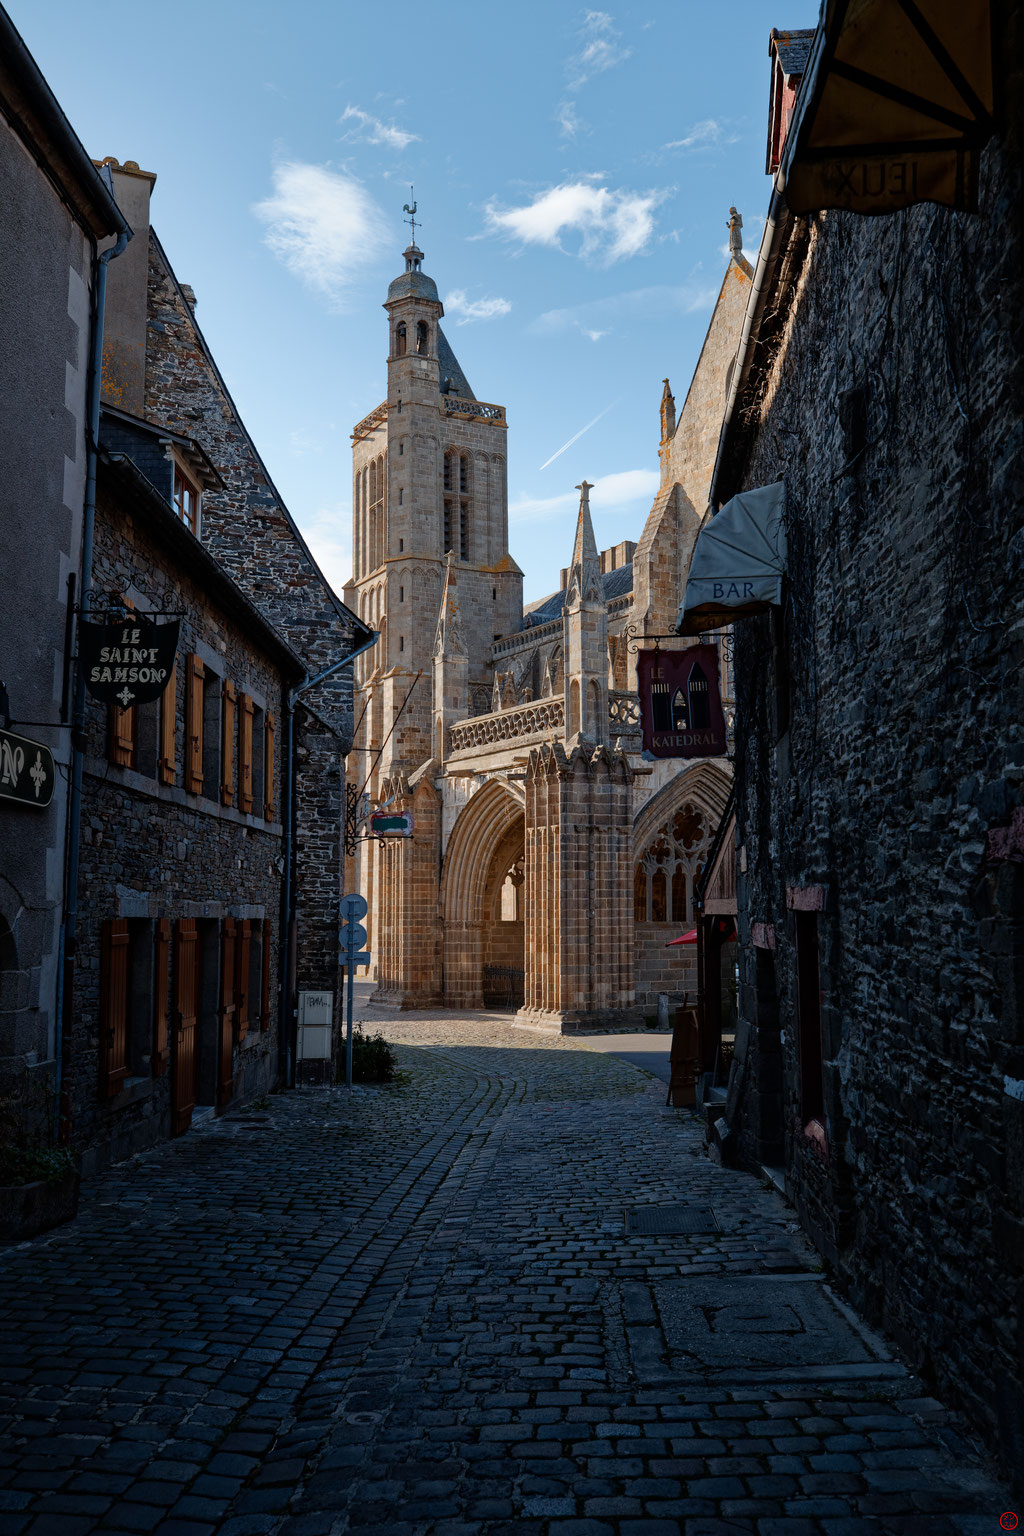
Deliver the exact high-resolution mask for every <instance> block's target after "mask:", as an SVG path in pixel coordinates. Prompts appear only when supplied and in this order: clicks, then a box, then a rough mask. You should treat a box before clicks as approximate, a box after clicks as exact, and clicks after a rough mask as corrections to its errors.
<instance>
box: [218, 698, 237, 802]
mask: <svg viewBox="0 0 1024 1536" xmlns="http://www.w3.org/2000/svg"><path fill="white" fill-rule="evenodd" d="M220 803H221V805H234V803H235V685H234V683H231V682H228V680H227V679H226V678H225V680H224V693H223V699H222V703H221V733H220Z"/></svg>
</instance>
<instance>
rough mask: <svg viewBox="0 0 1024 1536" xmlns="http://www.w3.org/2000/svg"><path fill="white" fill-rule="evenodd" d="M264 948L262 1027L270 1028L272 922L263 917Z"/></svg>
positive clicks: (261, 958)
mask: <svg viewBox="0 0 1024 1536" xmlns="http://www.w3.org/2000/svg"><path fill="white" fill-rule="evenodd" d="M262 939H263V949H262V951H261V954H260V1029H261V1030H267V1029H269V1028H270V924H269V923H268V921H267V919H266V918H264V919H263V932H262Z"/></svg>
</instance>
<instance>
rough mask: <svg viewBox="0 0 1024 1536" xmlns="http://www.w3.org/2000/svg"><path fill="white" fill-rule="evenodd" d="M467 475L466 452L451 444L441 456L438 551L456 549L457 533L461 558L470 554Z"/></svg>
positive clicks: (466, 558) (446, 551) (447, 551)
mask: <svg viewBox="0 0 1024 1536" xmlns="http://www.w3.org/2000/svg"><path fill="white" fill-rule="evenodd" d="M470 476H471V471H470V461H469V454H468V453H459V452H458V450H457V449H454V448H450V449H449V450H448V452H447V453H446V454H445V456H444V492H445V496H444V548H443V549H442V551H441V553H442V555H446V554H448V553H449V552H451V553H453V554H454V553H455V542H454V541H455V538H456V535H457V536H458V541H459V543H458V555H459V559H460V560H468V559H469V558H470V511H471V495H470ZM495 596H497V588H495Z"/></svg>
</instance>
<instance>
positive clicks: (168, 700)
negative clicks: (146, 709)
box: [159, 660, 178, 784]
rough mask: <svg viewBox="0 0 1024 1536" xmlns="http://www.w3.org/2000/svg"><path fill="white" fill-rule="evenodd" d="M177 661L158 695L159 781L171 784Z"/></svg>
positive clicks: (174, 769) (174, 772)
mask: <svg viewBox="0 0 1024 1536" xmlns="http://www.w3.org/2000/svg"><path fill="white" fill-rule="evenodd" d="M177 727H178V663H177V660H175V662H174V665H173V666H172V667H171V675H170V677H169V678H168V681H167V687H166V688H165V689H164V691H163V693H162V694H161V695H160V765H159V771H160V782H161V784H173V783H174V782H175V780H176V779H177V773H178V765H177V761H176V758H177Z"/></svg>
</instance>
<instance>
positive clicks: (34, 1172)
mask: <svg viewBox="0 0 1024 1536" xmlns="http://www.w3.org/2000/svg"><path fill="white" fill-rule="evenodd" d="M74 1166H75V1159H74V1157H73V1156H72V1154H71V1153H70V1152H69V1151H68V1149H67V1147H11V1146H0V1184H34V1183H35V1182H36V1180H37V1179H48V1180H54V1181H55V1180H57V1179H62V1178H63V1177H64V1175H65V1174H66V1173H70V1172H71V1171H72V1169H73V1168H74Z"/></svg>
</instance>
